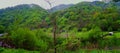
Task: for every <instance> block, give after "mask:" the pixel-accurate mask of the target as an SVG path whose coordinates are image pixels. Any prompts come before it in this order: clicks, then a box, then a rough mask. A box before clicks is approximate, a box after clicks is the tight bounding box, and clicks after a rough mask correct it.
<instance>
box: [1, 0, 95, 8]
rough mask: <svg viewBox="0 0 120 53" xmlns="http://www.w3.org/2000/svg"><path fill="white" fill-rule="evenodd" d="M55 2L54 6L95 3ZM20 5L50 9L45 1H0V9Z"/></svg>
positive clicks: (70, 0)
mask: <svg viewBox="0 0 120 53" xmlns="http://www.w3.org/2000/svg"><path fill="white" fill-rule="evenodd" d="M51 1H52V2H53V6H56V5H59V4H71V3H72V4H76V3H79V2H81V1H95V0H51ZM19 4H38V5H40V6H41V7H43V8H45V9H48V8H49V5H48V4H47V3H46V2H45V1H44V0H0V9H1V8H6V7H11V6H15V5H19Z"/></svg>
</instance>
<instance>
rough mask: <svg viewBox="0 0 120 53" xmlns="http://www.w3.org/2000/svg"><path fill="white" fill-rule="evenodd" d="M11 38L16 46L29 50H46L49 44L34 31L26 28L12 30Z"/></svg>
mask: <svg viewBox="0 0 120 53" xmlns="http://www.w3.org/2000/svg"><path fill="white" fill-rule="evenodd" d="M11 39H12V42H13V44H14V45H15V47H16V48H24V49H28V50H39V49H41V48H42V49H43V50H46V48H47V44H46V43H45V42H44V41H43V40H41V39H38V38H37V36H36V35H35V33H34V32H33V31H30V30H29V29H26V28H19V29H17V30H16V31H12V33H11Z"/></svg>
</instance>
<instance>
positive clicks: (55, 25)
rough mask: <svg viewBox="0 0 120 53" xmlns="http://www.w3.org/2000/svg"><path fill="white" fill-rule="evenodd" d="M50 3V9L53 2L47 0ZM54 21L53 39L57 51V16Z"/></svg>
mask: <svg viewBox="0 0 120 53" xmlns="http://www.w3.org/2000/svg"><path fill="white" fill-rule="evenodd" d="M45 1H46V2H47V3H48V4H49V5H50V9H51V8H52V4H53V2H51V1H50V0H45ZM52 21H53V40H54V51H55V52H54V53H57V48H56V45H57V44H56V35H57V34H56V32H57V23H56V16H55V17H54V18H53V19H52Z"/></svg>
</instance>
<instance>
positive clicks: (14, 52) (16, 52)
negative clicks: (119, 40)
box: [0, 48, 120, 53]
mask: <svg viewBox="0 0 120 53" xmlns="http://www.w3.org/2000/svg"><path fill="white" fill-rule="evenodd" d="M0 53H42V52H40V51H28V50H23V49H5V48H0ZM46 53H54V51H51V52H46ZM57 53H120V51H119V50H78V51H59V52H57Z"/></svg>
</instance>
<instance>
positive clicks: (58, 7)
mask: <svg viewBox="0 0 120 53" xmlns="http://www.w3.org/2000/svg"><path fill="white" fill-rule="evenodd" d="M73 5H74V4H61V5H58V6H55V7H53V8H52V9H50V10H49V12H55V11H59V10H63V9H66V8H69V7H71V6H73Z"/></svg>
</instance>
